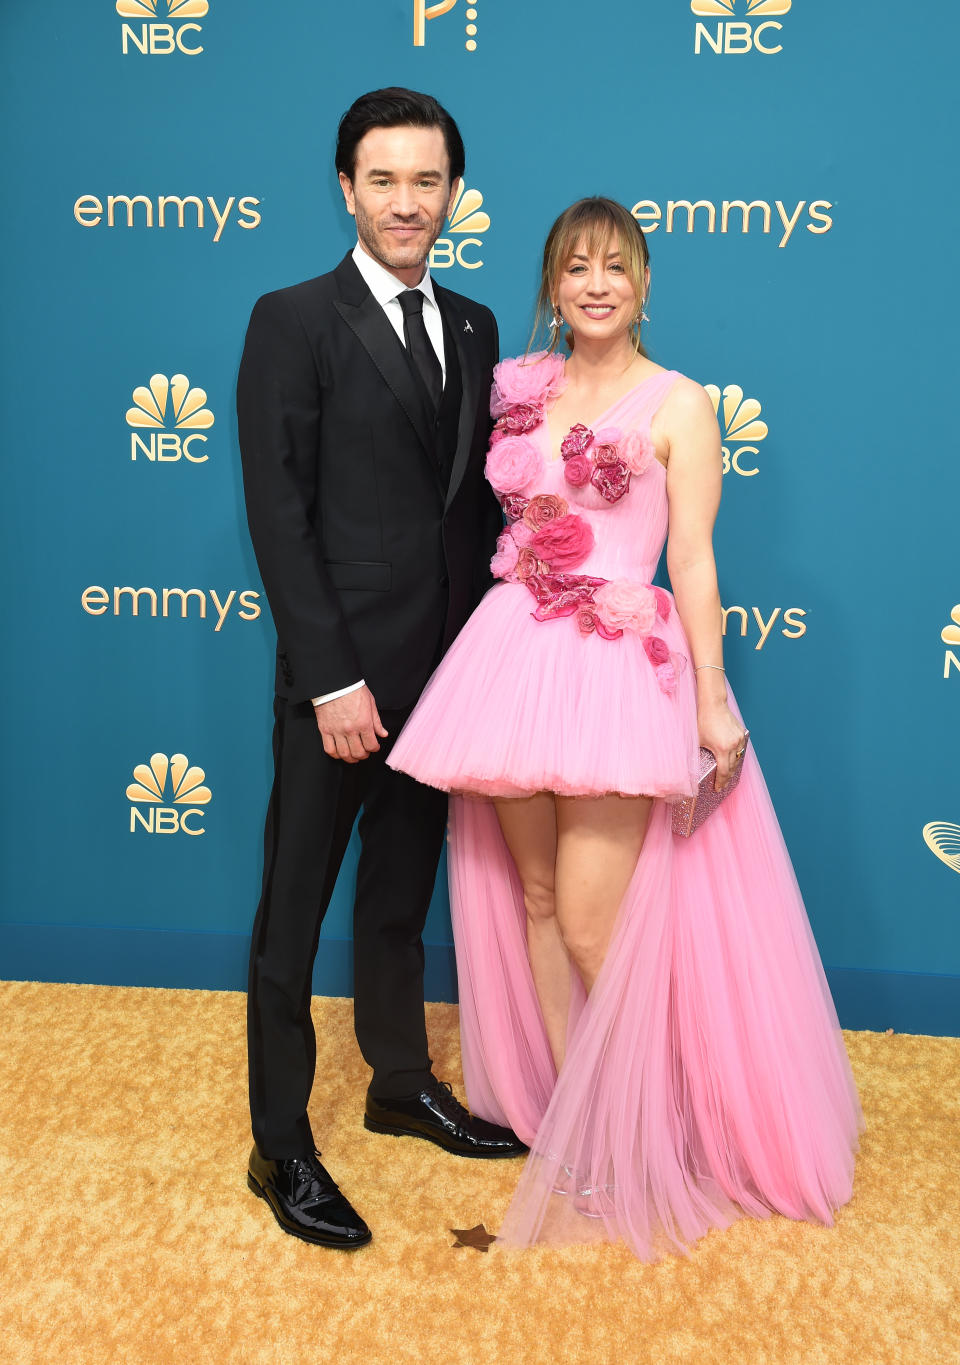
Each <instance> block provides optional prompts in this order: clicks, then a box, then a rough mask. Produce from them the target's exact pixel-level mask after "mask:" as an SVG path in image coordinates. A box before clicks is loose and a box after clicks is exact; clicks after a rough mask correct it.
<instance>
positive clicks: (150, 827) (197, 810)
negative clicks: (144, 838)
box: [127, 754, 212, 836]
mask: <svg viewBox="0 0 960 1365" xmlns="http://www.w3.org/2000/svg"><path fill="white" fill-rule="evenodd" d="M133 776H134V779H135V780H134V781H133V782H131V783H130V785H129V787H128V788H127V799H128V800H129V801H131V802H133V804H132V805H131V807H130V833H131V834H136V832H137V830H138V829H140V830H145V831H146V833H147V834H191V835H194V836H196V835H198V834H205V833H206V830H205V829H204V827H203V826H202V825H201V824H200V823H199V822H200V820H202V819H203V814H204V812H203V809H202V807H203V806H205V805H207V803H208V802H209V801H210V798H211V796H212V793H211V791H210V788H209V787H207V786H204V783H205V781H206V773H205V772H204V771H203V769H202V768H196V767H191V766H190V764H189V762H188V761H187V757H186V755H185V754H174V755H173V756H172V757H171V758H169V759H168V758H167V755H166V754H154V755H153V757H152V758H151V759H150V762H149V763H138V764H137V766H136V767H135V768H134V770H133ZM164 802H169V804H167V805H165V804H164ZM141 807H145V809H141Z"/></svg>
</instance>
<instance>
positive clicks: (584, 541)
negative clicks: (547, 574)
mask: <svg viewBox="0 0 960 1365" xmlns="http://www.w3.org/2000/svg"><path fill="white" fill-rule="evenodd" d="M530 549H531V550H532V551H533V552H534V553H535V554H536V556H537V558H538V559H542V560H543V561H544V563H546V564H549V565H550V568H551V569H552V570H553V572H554V573H563V572H565V571H566V570H567V569H575V568H576V567H577V566H578V565H579V564H582V563H583V561H584V560H585V559H586V557H587V555H588V554H589V553H590V551H591V550H592V549H593V528H592V527H591V525H590V523H589V522H588V521H586V520H585V519H584V518H583V517H579V516H577V515H576V513H569V514H568V515H566V516H562V517H557V518H556V519H555V520H554V521H549V522H547V524H546V525H545V526H544V527H543V529H542V530H540V531H538V532H537V534H536V535H535V536H534V538H533V540H532V541H531V542H530Z"/></svg>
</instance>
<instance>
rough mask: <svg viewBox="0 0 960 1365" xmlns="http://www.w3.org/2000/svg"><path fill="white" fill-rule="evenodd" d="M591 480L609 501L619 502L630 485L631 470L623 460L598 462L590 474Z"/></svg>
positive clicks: (601, 494)
mask: <svg viewBox="0 0 960 1365" xmlns="http://www.w3.org/2000/svg"><path fill="white" fill-rule="evenodd" d="M591 453H592V452H591ZM590 482H591V483H592V484H593V486H594V488H595V489H596V490H597V492H598V493H599V494H600V496H601V497H602V498H606V500H607V502H619V501H620V499H621V498H622V497H623V495H624V493H626V491H627V489H628V488H629V487H630V470H629V469H628V468H627V466H626V465H625V464H624V463H623V462H622V461H621V460H617V461H616V463H615V464H605V465H601V464H598V465H597V467H596V469H595V470H594V471H593V473H592V474H591V475H590Z"/></svg>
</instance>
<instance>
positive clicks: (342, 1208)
mask: <svg viewBox="0 0 960 1365" xmlns="http://www.w3.org/2000/svg"><path fill="white" fill-rule="evenodd" d="M319 1156H320V1153H319V1152H317V1153H316V1154H314V1155H312V1156H296V1157H287V1158H286V1159H285V1160H282V1161H269V1160H268V1159H267V1158H266V1157H264V1156H261V1155H260V1151H259V1149H258V1148H257V1147H254V1149H253V1151H252V1152H251V1153H250V1165H249V1168H248V1170H247V1184H248V1185H249V1186H250V1188H251V1190H252V1191H253V1193H254V1194H255V1195H256V1196H257V1198H258V1199H265V1200H266V1201H267V1204H268V1205H269V1206H270V1209H271V1211H272V1213H273V1216H274V1218H276V1220H277V1222H278V1223H279V1224H280V1226H281V1227H282V1228H283V1230H284V1232H289V1233H290V1234H291V1236H293V1237H302V1238H303V1240H304V1241H305V1242H314V1243H316V1245H317V1246H322V1247H340V1248H341V1249H349V1248H351V1247H362V1246H366V1244H367V1243H368V1242H369V1241H370V1239H371V1237H372V1235H373V1234H372V1233H371V1232H370V1229H369V1228H368V1227H367V1225H366V1223H365V1222H364V1221H363V1219H362V1218H361V1217H360V1215H359V1213H357V1211H356V1209H355V1208H354V1207H353V1205H352V1204H351V1203H350V1201H349V1200H348V1199H345V1198H344V1196H343V1195H342V1194H341V1193H340V1190H339V1187H338V1186H337V1183H336V1181H335V1180H333V1178H332V1177H331V1176H330V1174H329V1172H328V1171H326V1170H325V1169H324V1168H323V1166H321V1165H320V1162H319V1160H318V1157H319Z"/></svg>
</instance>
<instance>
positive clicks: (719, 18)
mask: <svg viewBox="0 0 960 1365" xmlns="http://www.w3.org/2000/svg"><path fill="white" fill-rule="evenodd" d="M791 4H792V0H690V8H691V10H692V11H693V13H694V14H696V15H698V16H700V17H699V18H698V19H697V25H696V28H695V29H694V31H693V50H694V52H695V53H696V55H697V56H698V57H699V56H700V55H701V54H702V53H704V52H714V53H716V55H717V56H718V57H720V56H723V57H744V56H746V55H747V53H749V52H759V53H760V54H761V55H762V56H764V57H775V56H776V55H777V53H778V52H782V51H783V44H782V42H781V41H780V38H781V34H782V32H783V24H781V23H780V22H779V20H778V19H777V18H775V17H774V16H776V15H784V14H787V13H788V12H789V10H790V7H791ZM738 13H739V14H742V15H743V16H744V17H743V18H742V19H737V18H736V17H735V16H736V15H737V14H738ZM704 19H707V20H709V21H710V22H708V23H704V22H703V20H704Z"/></svg>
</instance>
